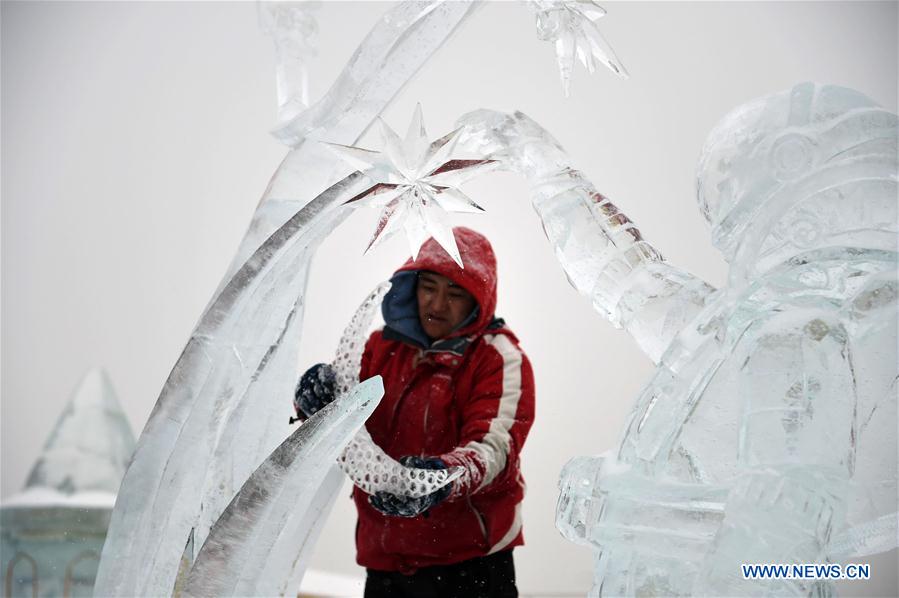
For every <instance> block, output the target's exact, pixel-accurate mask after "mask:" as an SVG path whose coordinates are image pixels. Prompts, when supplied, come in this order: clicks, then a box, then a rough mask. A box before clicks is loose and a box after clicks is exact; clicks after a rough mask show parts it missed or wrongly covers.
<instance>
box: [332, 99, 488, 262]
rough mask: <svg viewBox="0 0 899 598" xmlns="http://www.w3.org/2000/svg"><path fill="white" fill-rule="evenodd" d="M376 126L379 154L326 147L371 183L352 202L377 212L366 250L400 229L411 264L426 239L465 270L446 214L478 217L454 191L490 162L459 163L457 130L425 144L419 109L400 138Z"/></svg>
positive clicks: (475, 209)
mask: <svg viewBox="0 0 899 598" xmlns="http://www.w3.org/2000/svg"><path fill="white" fill-rule="evenodd" d="M380 123H381V142H382V146H383V147H382V149H381V151H372V150H367V149H363V148H360V147H354V146H346V145H338V144H330V145H329V146H328V147H330V148H332V149H333V150H334V151H335V152H337V153H338V155H340V156H343V158H344V160H346V161H347V162H349V163H350V164H352V165H353V166H355V167H356V168H358V169H359V170H360V171H361V172H363V173H365V175H366V176H367V177H368V178H370V179H371V180H372V182H373V183H374V184H373V185H372V187H371V188H370V189H369V190H367V191H365V192H363V193H361V194H359V195H358V196H357V197H354V198H353V199H352V201H353V202H357V201H360V200H363V199H364V200H367V203H369V204H371V205H373V206H376V207H380V208H382V210H381V216H380V218H379V221H378V226H377V228H376V229H375V234H374V235H373V236H372V239H371V241H370V242H369V244H368V247H367V248H366V251H368V250H369V249H372V248H373V247H375V246H377V245H378V244H379V243H381V241H383V240H385V239H387V238H389V237H391V236H392V235H393V234H394V233H395V232H397V231H398V230H399V229H400V227H402V229H403V230H404V231H405V233H406V239H407V241H408V242H409V250H410V252H411V253H412V259H417V258H418V251H419V249H420V248H421V246H422V245H423V244H424V242H425V241H427V240H428V239H429V238H430V237H434V239H435V240H436V241H437V242H438V243H439V244H440V246H441V247H443V248H444V249H445V250H446V252H447V253H448V254H449V256H450V257H452V258H453V260H454V261H455V262H456V263H457V264H459V267H460V268H464V265H463V264H462V257H461V256H460V255H459V248H458V247H456V240H455V238H454V237H453V233H452V226H451V225H450V223H449V221H448V220H447V219H446V213H447V212H482V211H483V208H481V206H479V205H478V204H476V203H475V202H474V201H472V200H471V199H469V198H468V197H467V196H466V195H465V194H464V193H462V191H460V190H459V189H458V188H457V186H458V185H460V184H462V183H463V182H465V181H467V180H468V179H470V178H472V177H474V176H476V175H478V174H480V173H481V172H483V171H484V170H486V169H489V168H492V166H493V162H492V161H491V160H463V159H459V158H457V157H455V155H454V150H455V148H456V142H457V141H458V139H459V134H460V133H461V130H458V129H457V130H456V131H453V132H452V133H449V134H448V135H445V136H443V137H441V138H440V139H437V140H436V141H433V142H431V141H428V134H427V132H426V131H425V125H424V121H423V120H422V116H421V105H420V104H419V105H418V106H416V108H415V114H414V115H413V117H412V121H411V122H410V123H409V129H408V131H407V133H406V136H405V138H403V139H400V137H399V135H397V134H396V133H395V132H394V131H393V129H391V128H390V127H389V126H388V125H387V123H385V122H384V121H380Z"/></svg>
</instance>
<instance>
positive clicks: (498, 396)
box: [353, 227, 534, 573]
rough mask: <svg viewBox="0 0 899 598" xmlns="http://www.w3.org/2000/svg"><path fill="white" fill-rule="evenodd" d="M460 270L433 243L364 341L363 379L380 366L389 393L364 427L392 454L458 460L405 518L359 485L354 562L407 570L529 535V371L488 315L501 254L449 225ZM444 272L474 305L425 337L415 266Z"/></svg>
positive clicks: (511, 338) (396, 282)
mask: <svg viewBox="0 0 899 598" xmlns="http://www.w3.org/2000/svg"><path fill="white" fill-rule="evenodd" d="M453 234H454V235H455V238H456V244H457V246H458V247H459V251H460V254H461V257H462V263H463V264H465V268H464V269H462V268H459V266H458V265H456V263H455V262H454V261H453V260H452V258H450V256H449V255H448V254H447V253H446V252H445V251H444V250H443V248H441V247H440V246H439V245H438V244H437V242H436V241H434V239H430V240H428V241H427V242H426V243H425V244H424V245H423V246H422V248H421V250H420V252H419V255H418V259H417V260H416V261H414V262H413V261H412V260H409V261H408V262H406V263H405V264H404V265H403V266H402V267H401V268H400V269H399V270H397V272H396V273H395V274H394V276H393V278H392V279H391V281H392V282H393V286H392V288H391V290H390V292H389V293H388V294H387V296H386V297H385V299H384V303H383V305H382V311H383V314H384V320H385V322H386V326H385V327H384V329H382V330H378V331H376V332H374V333H373V334H372V335H371V337H370V338H369V339H368V343H366V346H365V353H364V354H363V357H362V369H361V372H360V379H362V380H365V379H367V378H370V377H371V376H374V375H377V374H380V375H381V376H382V377H383V379H384V397H383V399H381V403H380V404H379V405H378V407H377V409H375V411H374V413H373V414H372V415H371V417H370V418H369V419H368V422H367V423H366V427H367V428H368V431H369V433H370V434H371V437H372V438H373V439H374V441H375V442H376V443H377V444H378V445H379V446H380V447H381V448H382V449H384V451H386V452H387V454H389V455H390V456H391V457H393V458H395V459H400V458H401V457H404V456H407V455H417V456H421V457H434V456H437V457H440V458H441V459H442V460H443V461H444V462H445V463H446V464H447V465H448V466H450V467H452V466H459V467H462V468H463V470H464V473H463V475H462V477H461V478H459V479H457V480H456V481H455V482H453V489H452V493H451V494H450V496H449V498H448V499H447V500H445V501H444V502H442V503H440V504H438V505H437V506H435V507H433V508H432V509H430V510H429V511H428V512H427V513H425V514H422V515H419V516H417V517H412V518H404V517H391V516H387V515H383V514H381V513H380V512H378V511H377V510H375V509H374V508H373V507H372V506H371V505H370V504H369V503H368V495H367V494H365V493H364V492H363V491H361V490H360V489H359V488H355V489H354V491H353V497H354V500H355V502H356V507H357V509H358V511H359V523H358V525H357V527H356V549H357V556H356V560H357V562H358V563H359V564H360V565H362V566H364V567H368V568H371V569H377V570H381V571H402V572H405V573H411V572H413V571H414V570H416V569H418V568H420V567H427V566H431V565H447V564H452V563H457V562H460V561H464V560H467V559H471V558H474V557H479V556H484V555H487V554H490V553H493V552H497V551H500V550H506V549H509V548H512V547H514V546H519V545H521V544H523V543H524V540H523V537H522V532H521V501H522V499H523V498H524V491H525V484H524V479H523V478H522V476H521V470H520V468H519V454H520V452H521V448H522V446H523V445H524V441H525V438H526V437H527V434H528V430H529V429H530V427H531V423H532V422H533V419H534V376H533V372H532V370H531V364H530V362H529V361H528V358H527V357H526V356H525V354H524V353H523V352H522V350H521V349H520V347H519V346H518V339H517V338H516V337H515V335H514V334H512V332H511V331H510V330H509V329H508V328H506V327H505V324H504V323H503V321H502V320H499V319H497V318H495V317H494V308H495V307H496V280H497V276H496V257H495V256H494V254H493V249H492V247H491V246H490V243H489V242H488V241H487V239H486V238H484V237H483V236H482V235H480V234H478V233H476V232H474V231H472V230H470V229H467V228H463V227H457V228H455V229H453ZM420 270H428V271H431V272H436V273H437V274H441V275H443V276H446V277H447V278H449V279H450V280H452V281H453V282H454V283H455V284H457V285H459V286H461V287H463V288H464V289H466V290H467V291H468V292H469V293H471V294H472V295H473V296H474V298H475V300H476V301H477V305H478V307H477V308H476V309H475V311H474V312H472V315H471V316H470V317H469V318H468V319H467V320H466V321H465V322H463V323H462V325H461V327H460V329H459V330H458V331H457V332H455V333H453V334H451V335H450V336H449V337H448V338H446V339H441V340H438V341H436V342H431V340H430V339H428V338H427V336H426V335H425V334H424V331H423V330H422V328H421V325H420V323H419V320H418V304H417V300H416V294H415V288H416V284H417V278H418V271H420Z"/></svg>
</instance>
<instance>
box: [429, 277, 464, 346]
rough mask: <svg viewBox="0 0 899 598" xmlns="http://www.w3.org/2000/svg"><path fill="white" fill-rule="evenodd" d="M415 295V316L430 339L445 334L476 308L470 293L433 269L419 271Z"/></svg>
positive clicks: (442, 336) (444, 335)
mask: <svg viewBox="0 0 899 598" xmlns="http://www.w3.org/2000/svg"><path fill="white" fill-rule="evenodd" d="M416 296H417V297H418V319H419V321H420V322H421V327H422V328H424V331H425V334H427V335H428V336H429V337H431V338H432V339H438V338H444V337H446V336H448V335H449V334H450V333H451V332H452V331H453V330H455V329H456V327H457V326H458V325H459V324H461V323H462V321H463V320H465V318H467V317H468V314H470V313H471V310H473V309H474V307H475V300H474V297H472V296H471V293H469V292H468V291H466V290H465V289H463V288H462V287H460V286H458V285H456V284H455V283H454V282H453V281H451V280H450V279H449V278H447V277H446V276H441V275H440V274H435V273H434V272H419V274H418V287H417V289H416Z"/></svg>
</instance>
